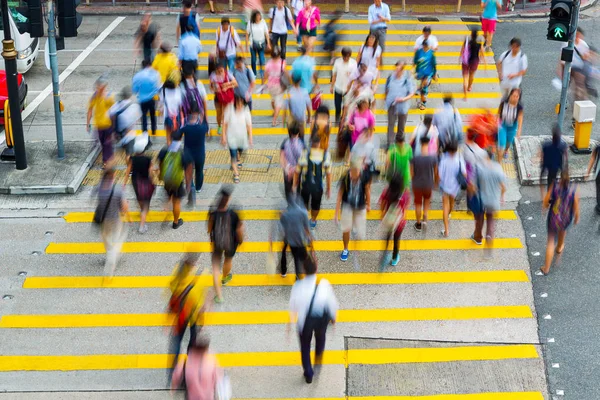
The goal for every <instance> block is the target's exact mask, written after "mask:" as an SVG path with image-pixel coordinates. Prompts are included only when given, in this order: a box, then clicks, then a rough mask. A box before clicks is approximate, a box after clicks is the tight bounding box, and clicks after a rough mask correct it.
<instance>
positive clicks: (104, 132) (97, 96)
mask: <svg viewBox="0 0 600 400" xmlns="http://www.w3.org/2000/svg"><path fill="white" fill-rule="evenodd" d="M94 88H95V91H94V94H93V95H92V97H91V98H90V103H89V106H88V112H87V123H86V126H87V130H88V132H91V131H92V125H91V121H92V116H93V117H94V127H95V128H96V131H97V135H98V141H99V142H100V145H101V146H102V162H103V163H104V165H106V164H107V163H108V161H110V160H111V159H112V157H113V154H114V150H113V123H112V120H111V118H110V115H109V113H108V110H109V109H110V108H111V107H112V105H113V104H115V98H114V96H112V95H111V94H110V93H109V92H108V90H107V88H108V81H107V80H106V78H105V77H104V76H101V77H100V78H98V79H97V80H96V83H95V84H94Z"/></svg>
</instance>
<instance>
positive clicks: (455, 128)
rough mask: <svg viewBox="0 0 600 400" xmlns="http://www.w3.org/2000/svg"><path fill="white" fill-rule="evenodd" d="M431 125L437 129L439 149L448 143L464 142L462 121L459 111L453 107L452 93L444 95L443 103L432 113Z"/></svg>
mask: <svg viewBox="0 0 600 400" xmlns="http://www.w3.org/2000/svg"><path fill="white" fill-rule="evenodd" d="M432 123H433V126H434V127H435V128H436V129H437V131H438V142H439V146H440V149H441V151H442V152H443V151H445V147H446V145H447V144H449V143H453V142H455V143H456V144H457V145H460V144H462V143H463V142H464V133H463V122H462V117H461V115H460V111H459V110H458V109H457V108H455V107H454V100H453V99H452V94H450V93H448V94H445V95H444V100H443V105H442V106H441V107H440V108H438V109H437V110H436V111H435V114H434V115H433V121H432Z"/></svg>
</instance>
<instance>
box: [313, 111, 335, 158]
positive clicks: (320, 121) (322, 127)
mask: <svg viewBox="0 0 600 400" xmlns="http://www.w3.org/2000/svg"><path fill="white" fill-rule="evenodd" d="M314 135H317V136H319V137H320V138H321V145H320V147H321V149H322V150H324V151H327V150H329V136H330V135H331V119H330V116H329V107H327V106H326V105H322V106H319V108H317V111H316V112H315V118H314V120H313V126H312V129H311V136H314Z"/></svg>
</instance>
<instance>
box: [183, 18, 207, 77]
mask: <svg viewBox="0 0 600 400" xmlns="http://www.w3.org/2000/svg"><path fill="white" fill-rule="evenodd" d="M201 51H202V43H200V38H199V37H198V36H196V34H195V33H194V27H193V26H192V25H188V26H186V27H185V29H184V31H183V34H182V35H181V39H180V40H179V62H180V63H181V69H182V70H183V71H186V72H187V71H194V75H196V73H197V70H198V54H200V52H201Z"/></svg>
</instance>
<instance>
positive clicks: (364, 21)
mask: <svg viewBox="0 0 600 400" xmlns="http://www.w3.org/2000/svg"><path fill="white" fill-rule="evenodd" d="M267 19H269V18H267ZM202 22H204V23H216V24H220V23H221V18H204V19H203V20H202ZM229 22H231V23H235V22H242V20H241V18H230V19H229ZM327 23H329V20H322V21H321V24H322V25H325V24H327ZM337 23H338V24H340V25H345V24H348V25H370V24H369V21H367V19H339V20H338V21H337ZM396 24H402V25H423V26H425V25H460V26H465V25H481V22H465V21H459V20H454V21H452V20H449V21H431V22H430V21H427V22H423V21H419V20H416V19H394V20H392V21H390V23H389V25H396ZM434 33H435V34H436V35H437V34H439V32H434Z"/></svg>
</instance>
